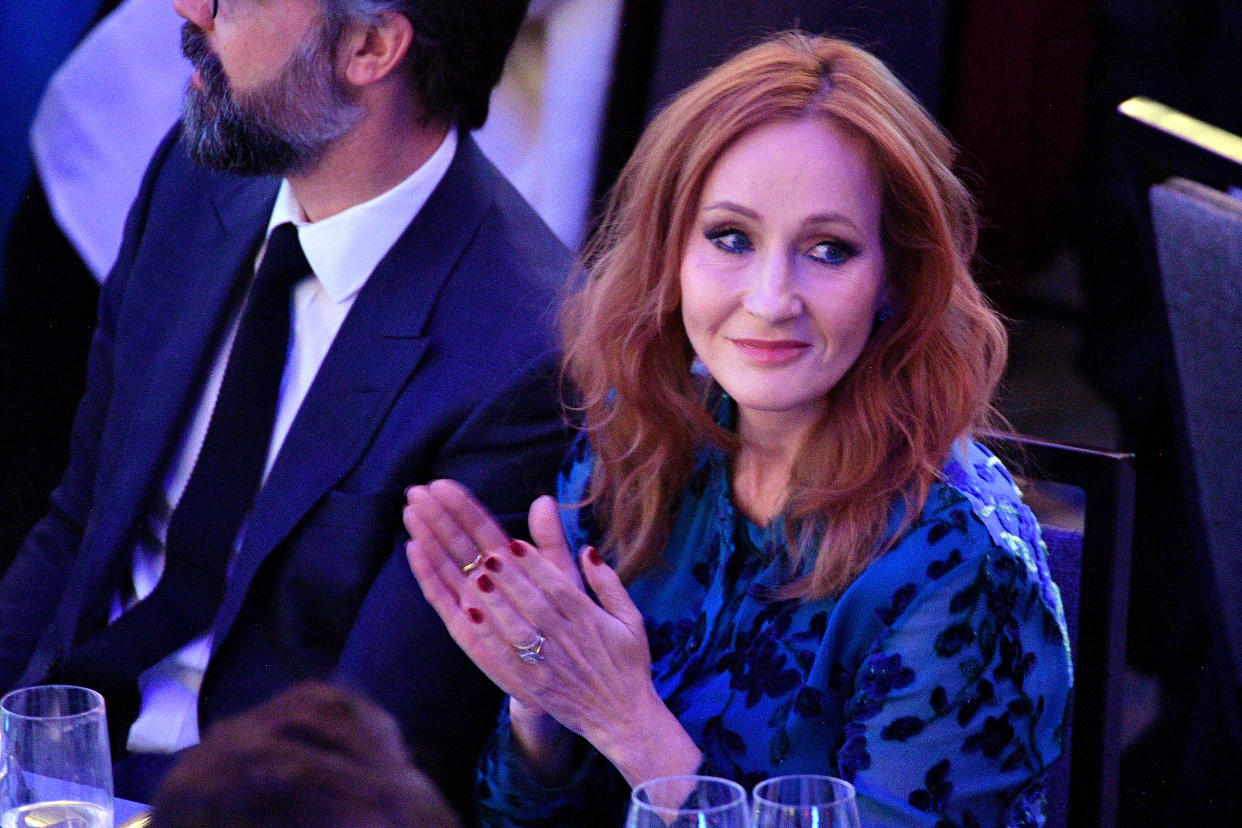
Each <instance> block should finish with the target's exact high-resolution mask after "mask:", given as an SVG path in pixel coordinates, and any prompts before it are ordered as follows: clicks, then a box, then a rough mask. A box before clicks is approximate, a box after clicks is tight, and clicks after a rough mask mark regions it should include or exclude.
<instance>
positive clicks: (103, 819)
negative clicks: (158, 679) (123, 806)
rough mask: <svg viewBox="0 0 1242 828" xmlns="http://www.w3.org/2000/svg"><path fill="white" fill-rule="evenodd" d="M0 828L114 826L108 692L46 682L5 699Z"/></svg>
mask: <svg viewBox="0 0 1242 828" xmlns="http://www.w3.org/2000/svg"><path fill="white" fill-rule="evenodd" d="M0 742H2V743H3V744H2V745H0V828H36V827H39V828H112V757H111V754H110V752H109V748H108V722H107V716H106V715H105V714H104V700H103V696H101V695H99V694H98V693H96V692H95V691H94V690H88V689H86V688H85V687H72V686H69V685H56V684H54V685H45V686H40V687H26V688H23V689H21V690H14V691H13V692H12V693H9V694H8V695H7V696H5V697H4V698H3V699H0Z"/></svg>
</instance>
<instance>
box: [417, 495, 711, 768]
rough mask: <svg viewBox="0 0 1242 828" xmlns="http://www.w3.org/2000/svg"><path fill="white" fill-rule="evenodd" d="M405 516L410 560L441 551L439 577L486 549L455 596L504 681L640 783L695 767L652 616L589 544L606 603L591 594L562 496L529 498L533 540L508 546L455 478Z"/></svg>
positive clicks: (588, 564) (479, 648) (483, 657)
mask: <svg viewBox="0 0 1242 828" xmlns="http://www.w3.org/2000/svg"><path fill="white" fill-rule="evenodd" d="M405 522H406V527H407V528H408V529H409V530H410V533H411V536H412V542H411V543H412V548H411V550H410V552H409V554H410V557H411V564H412V565H413V564H414V561H415V558H416V557H417V558H419V559H421V563H422V566H421V567H420V568H424V569H426V568H427V565H428V562H429V561H433V560H437V559H438V560H439V561H440V562H441V565H439V566H436V567H435V568H436V570H437V571H438V572H439V573H441V579H438V580H442V579H443V578H444V577H448V578H450V579H451V578H452V577H453V575H452V573H450V572H449V570H456V571H457V572H458V573H460V570H461V569H462V568H463V565H464V564H463V561H465V562H466V563H469V561H466V556H467V555H469V552H470V550H474V549H477V550H480V551H479V553H478V554H481V555H482V558H481V560H480V564H481V565H480V566H478V567H476V568H473V569H472V571H470V572H469V573H467V574H466V575H465V576H464V577H463V576H460V575H459V576H458V577H459V578H460V584H459V588H458V602H457V603H458V605H459V607H461V608H462V611H463V612H464V613H465V614H466V617H468V618H469V620H470V625H471V627H473V629H471V630H470V631H469V638H470V645H471V646H470V649H469V650H468V652H469V654H470V655H471V657H472V658H474V660H475V661H476V663H478V664H479V666H480V667H481V668H482V669H483V670H484V671H485V672H487V674H488V675H489V676H490V677H491V678H492V680H493V681H495V682H496V683H497V684H498V685H499V686H500V687H501V689H503V690H504V691H505V692H507V693H508V694H509V695H510V696H511V697H513V698H514V699H516V700H517V701H518V702H520V703H521V704H522V705H524V706H527V707H530V708H534V709H538V710H543V711H546V712H547V713H548V714H549V715H551V716H552V717H553V718H555V719H556V720H557V721H558V722H560V723H561V724H562V725H563V726H565V727H566V728H568V729H570V730H572V731H574V732H575V733H578V734H579V735H581V736H583V737H584V738H586V739H587V740H588V741H590V742H591V743H592V744H593V745H594V746H595V747H596V749H598V750H599V751H600V752H601V753H602V754H604V755H605V756H606V757H608V758H609V759H610V760H611V761H612V762H613V763H614V764H615V765H617V767H618V769H620V770H621V772H622V773H623V774H624V775H625V776H626V777H627V779H629V780H630V781H631V783H632V784H634V783H635V782H636V781H641V780H643V779H646V778H651V777H652V776H660V775H671V774H673V773H691V772H693V771H694V769H695V768H696V767H697V766H698V764H699V761H700V754H699V752H698V749H697V748H696V747H695V746H694V744H693V742H691V741H690V738H689V736H688V735H687V734H686V732H685V730H684V729H683V728H682V727H681V725H680V723H679V722H677V720H676V718H675V717H674V716H673V715H672V714H671V713H670V712H669V710H668V708H667V707H666V706H665V705H664V702H663V700H662V699H660V697H659V695H658V694H657V692H656V690H655V687H654V685H653V684H652V681H651V654H650V650H649V648H648V645H647V635H646V631H645V629H644V625H643V618H642V614H641V613H640V612H639V610H638V608H637V607H636V606H635V605H634V602H633V601H632V600H631V599H630V596H629V594H628V593H627V592H626V590H625V587H624V585H623V584H622V583H621V580H620V579H619V578H618V577H617V574H616V572H614V571H613V569H612V568H611V567H609V566H608V565H607V564H606V563H605V562H604V561H603V560H602V558H601V557H600V556H599V554H598V552H597V551H596V550H595V549H593V548H591V547H587V548H586V549H584V550H582V553H581V557H580V560H581V572H582V575H583V576H585V579H586V584H587V585H589V586H590V588H591V590H593V591H594V593H595V595H596V596H597V597H598V599H599V603H596V602H595V601H594V600H592V599H591V596H590V595H589V594H588V593H587V591H586V590H585V589H584V587H583V582H582V580H581V578H580V577H579V574H578V573H579V570H578V568H577V567H575V566H574V564H573V558H572V556H571V554H570V550H569V547H568V543H567V542H566V540H565V536H564V533H563V531H562V530H561V525H560V516H559V514H558V510H557V506H556V503H555V501H554V500H553V499H552V498H549V497H544V498H539V499H538V500H536V501H535V502H534V503H533V504H532V505H531V509H530V530H531V537H532V538H533V539H534V541H535V545H532V544H528V543H525V542H522V541H511V542H508V543H507V544H502V543H500V538H503V537H504V536H503V533H502V532H501V530H500V529H499V527H498V526H497V525H496V524H495V522H494V521H493V520H492V519H491V517H490V516H489V515H488V514H487V512H486V510H484V509H483V507H482V506H481V505H479V504H478V502H477V501H475V499H474V498H473V497H472V496H471V495H470V494H469V492H467V491H466V490H465V489H464V488H462V487H461V486H460V485H458V484H456V483H453V482H451V481H437V482H435V483H433V484H431V485H429V486H422V487H415V488H414V489H413V490H411V492H410V493H409V496H408V506H407V508H406V512H405ZM459 559H461V560H459ZM416 574H417V573H416ZM422 580H423V578H422V577H420V582H421V581H422ZM424 590H425V591H426V587H424ZM428 597H429V600H430V598H431V596H428ZM433 603H435V602H434V601H433ZM441 614H442V615H443V614H444V613H443V612H442V613H441ZM463 632H464V631H463ZM455 635H456V634H455ZM459 643H460V639H459ZM664 771H668V773H665V772H664Z"/></svg>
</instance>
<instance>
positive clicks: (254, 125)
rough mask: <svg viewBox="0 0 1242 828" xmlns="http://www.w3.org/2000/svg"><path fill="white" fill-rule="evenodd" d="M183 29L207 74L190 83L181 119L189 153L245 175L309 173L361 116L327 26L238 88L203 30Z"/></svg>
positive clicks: (190, 50)
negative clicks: (266, 75) (261, 79)
mask: <svg viewBox="0 0 1242 828" xmlns="http://www.w3.org/2000/svg"><path fill="white" fill-rule="evenodd" d="M189 25H190V24H187V27H186V29H185V32H184V34H183V44H184V51H185V53H186V56H187V57H189V58H190V60H191V61H192V62H193V63H194V65H195V66H196V67H197V68H198V70H199V76H200V77H201V78H202V84H203V88H202V89H196V88H195V87H194V86H193V85H191V86H190V87H189V88H188V89H187V91H186V96H185V106H184V109H183V112H182V117H181V123H182V128H183V133H184V140H185V143H186V146H187V147H188V148H189V152H190V157H191V158H193V159H194V160H195V161H196V162H198V163H199V164H202V165H203V166H206V167H209V168H211V169H215V170H222V171H227V172H233V173H238V174H241V175H290V174H296V173H299V172H304V171H305V170H307V169H310V168H311V167H313V166H314V165H315V164H316V163H317V162H318V161H319V160H320V158H322V157H323V155H324V153H325V152H326V151H327V149H328V147H329V146H330V145H331V143H332V142H333V141H334V140H336V139H337V138H339V137H340V136H341V135H343V134H345V133H346V132H347V131H348V130H349V129H350V128H351V127H353V126H354V125H355V124H356V123H357V122H358V120H359V119H360V118H361V117H362V111H361V108H360V107H359V106H358V105H357V104H356V103H354V102H352V101H351V100H349V97H348V94H347V93H346V91H345V89H344V86H343V84H342V83H341V82H340V81H339V80H338V79H337V77H336V73H335V69H334V66H333V60H332V49H331V47H330V45H329V44H328V43H327V37H326V33H325V32H322V31H321V32H319V33H318V34H315V35H311V36H310V37H308V38H307V40H306V41H304V42H303V43H302V44H301V45H300V46H299V47H298V49H297V51H296V52H294V53H293V55H292V56H291V57H290V58H289V61H288V62H287V63H286V64H285V66H284V67H283V68H282V69H281V71H280V75H279V76H278V77H277V78H276V79H275V80H273V81H271V82H270V83H268V84H266V85H265V86H263V87H262V88H261V89H258V90H256V91H255V92H250V93H244V94H238V93H235V92H234V91H233V90H232V89H231V88H230V87H229V83H228V79H227V78H226V77H225V75H224V70H223V67H222V66H221V65H220V62H219V60H218V59H217V58H216V57H215V55H214V54H212V53H211V52H210V50H209V49H208V48H207V46H206V40H205V38H202V36H201V32H191V31H190V29H189Z"/></svg>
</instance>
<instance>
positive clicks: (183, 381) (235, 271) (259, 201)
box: [115, 179, 276, 540]
mask: <svg viewBox="0 0 1242 828" xmlns="http://www.w3.org/2000/svg"><path fill="white" fill-rule="evenodd" d="M275 193H276V183H275V182H273V181H271V180H270V179H250V180H246V179H228V180H227V183H226V184H225V185H224V186H223V188H220V189H218V190H217V191H216V192H215V193H214V194H213V197H212V199H211V205H210V206H211V211H210V212H207V213H205V214H204V215H202V216H201V217H199V219H198V220H197V221H188V222H184V224H185V225H186V227H187V233H188V236H187V237H183V238H178V239H169V240H165V242H164V245H163V246H162V248H163V249H161V250H160V251H159V252H158V254H156V253H152V254H151V255H152V257H153V258H154V257H156V256H158V258H159V261H158V262H154V263H148V264H147V265H146V266H148V267H157V268H159V270H160V272H161V275H160V279H161V284H162V285H167V286H168V288H169V289H168V290H165V291H162V292H161V294H160V296H159V297H158V299H157V300H156V301H152V302H151V303H150V305H149V306H148V312H149V313H151V314H152V318H151V319H150V320H148V321H147V324H146V326H145V327H146V329H147V330H150V331H158V332H160V334H162V335H161V336H160V337H158V338H156V339H155V341H154V343H153V345H152V348H151V349H150V351H149V352H147V353H146V354H145V357H146V360H147V362H146V365H145V366H143V369H142V370H144V371H145V372H146V376H145V378H144V379H143V380H142V381H141V382H140V384H139V387H140V388H142V389H143V392H142V394H140V395H139V396H138V397H137V398H136V401H135V404H134V406H133V408H132V410H130V411H129V412H128V413H127V414H126V415H123V416H125V417H126V419H127V420H128V422H129V428H128V429H127V432H126V437H125V440H124V441H123V446H124V447H123V449H122V451H123V454H122V455H121V456H122V457H123V458H124V461H123V468H122V470H121V478H120V480H119V481H118V482H117V484H116V486H115V491H117V492H122V493H124V496H125V497H127V498H129V502H127V503H124V504H121V505H120V510H119V512H118V514H121V515H125V516H127V517H126V519H125V520H124V521H123V523H124V525H125V526H129V525H132V521H133V520H134V519H135V518H136V517H137V516H138V515H139V514H140V513H141V511H142V510H143V509H145V508H146V505H147V503H148V500H149V497H150V496H151V493H152V492H153V491H154V486H155V485H157V481H158V478H159V475H160V474H161V473H162V472H164V471H165V470H166V468H167V465H168V463H169V462H170V461H171V460H172V459H174V458H173V452H174V451H175V449H176V447H177V445H178V444H179V440H180V438H181V436H182V434H183V433H184V431H185V425H186V423H187V422H188V417H189V414H190V413H191V412H192V411H193V410H194V406H195V405H196V404H197V401H198V394H199V391H200V390H201V388H202V382H201V379H202V377H203V376H204V374H205V372H206V370H207V367H208V366H209V365H210V364H211V361H212V359H213V358H214V357H215V354H216V347H217V345H218V342H219V337H220V333H221V332H222V331H223V329H224V326H225V325H226V324H227V322H228V320H229V319H230V318H231V317H230V310H231V304H232V303H233V302H234V301H235V300H236V298H237V296H238V291H239V287H240V286H241V285H242V284H244V283H245V281H246V280H247V279H248V277H249V276H250V274H251V267H250V265H251V262H252V259H253V256H254V252H255V250H256V249H257V247H258V245H259V243H260V242H261V240H262V237H263V231H264V229H265V228H266V226H267V217H268V215H269V214H270V213H271V205H272V200H273V198H274V197H275ZM174 244H175V245H176V247H175V248H173V247H171V245H174ZM185 251H190V252H188V253H187V252H185ZM152 299H156V297H152ZM118 540H120V539H118Z"/></svg>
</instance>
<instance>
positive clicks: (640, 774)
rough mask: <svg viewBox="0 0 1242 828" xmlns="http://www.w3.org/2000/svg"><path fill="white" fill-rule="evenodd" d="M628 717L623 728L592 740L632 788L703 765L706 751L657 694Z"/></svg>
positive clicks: (682, 774) (678, 774)
mask: <svg viewBox="0 0 1242 828" xmlns="http://www.w3.org/2000/svg"><path fill="white" fill-rule="evenodd" d="M653 689H654V688H653ZM626 720H627V722H629V725H628V726H627V727H625V728H624V729H623V730H615V731H614V730H610V731H609V732H608V733H606V734H601V736H600V737H599V738H598V740H596V739H592V740H591V743H592V744H593V745H595V748H596V749H597V750H598V751H599V752H600V753H601V754H603V755H604V756H605V757H606V758H607V759H608V760H609V761H610V762H612V764H613V765H615V766H616V768H617V770H618V771H620V772H621V775H622V776H624V777H625V781H626V782H628V783H629V784H630V786H631V787H634V786H636V785H639V784H641V783H643V782H645V781H647V780H648V779H655V778H657V777H661V776H684V775H686V774H692V773H694V772H695V771H696V770H698V768H699V766H700V765H701V764H702V762H703V752H702V751H701V750H699V748H698V746H697V745H695V743H694V740H693V739H691V738H690V734H689V733H687V732H686V729H685V728H684V727H682V726H681V722H679V721H677V717H676V716H674V715H673V714H672V712H671V711H670V710H669V709H668V707H667V706H665V704H664V701H663V700H662V699H660V698H659V697H658V696H655V697H654V700H653V701H651V702H649V703H648V704H646V705H644V706H643V707H642V709H641V710H634V711H633V712H632V714H631V715H627V716H626Z"/></svg>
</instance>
